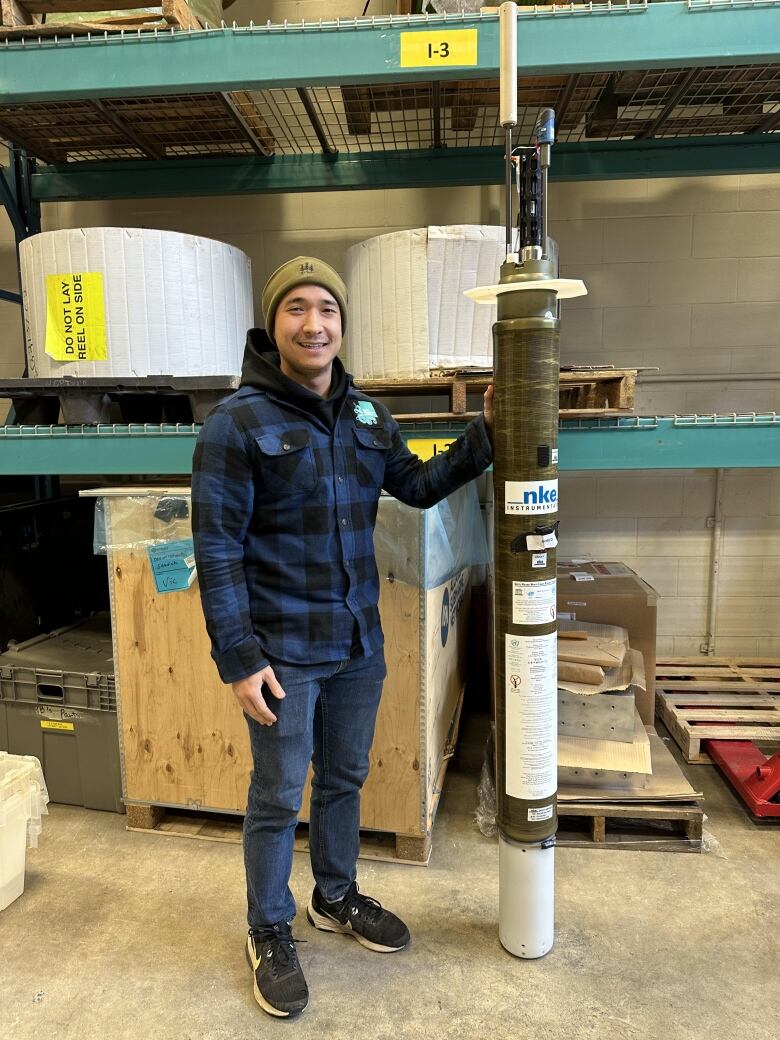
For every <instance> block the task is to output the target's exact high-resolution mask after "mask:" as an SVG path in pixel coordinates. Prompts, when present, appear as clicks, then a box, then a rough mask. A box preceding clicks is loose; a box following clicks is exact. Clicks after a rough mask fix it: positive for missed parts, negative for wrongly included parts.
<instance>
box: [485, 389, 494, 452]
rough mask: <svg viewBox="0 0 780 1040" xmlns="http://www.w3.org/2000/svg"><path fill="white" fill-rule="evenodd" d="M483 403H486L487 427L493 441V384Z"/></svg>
mask: <svg viewBox="0 0 780 1040" xmlns="http://www.w3.org/2000/svg"><path fill="white" fill-rule="evenodd" d="M483 401H484V402H485V403H484V405H483V414H484V416H485V426H487V431H488V433H489V434H490V437H491V440H492V438H493V384H492V383H491V384H490V386H489V387H488V388H487V390H486V391H485V396H484V398H483Z"/></svg>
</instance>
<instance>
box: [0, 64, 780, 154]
mask: <svg viewBox="0 0 780 1040" xmlns="http://www.w3.org/2000/svg"><path fill="white" fill-rule="evenodd" d="M547 106H549V107H552V108H554V109H555V110H556V113H557V116H558V140H559V141H564V142H587V141H609V140H630V139H638V138H639V139H641V138H645V139H646V138H675V137H695V136H705V135H707V136H709V135H733V134H740V133H767V134H769V133H773V132H775V131H778V130H780V66H778V65H745V66H732V67H714V66H713V67H702V68H692V69H653V70H647V71H641V70H640V71H628V72H615V73H608V72H592V73H587V74H585V73H580V74H577V75H571V76H567V75H561V74H556V75H547V76H536V77H523V78H521V79H520V80H519V81H518V111H519V116H520V125H519V127H518V130H517V133H516V139H517V140H518V142H522V141H524V140H529V139H530V136H531V132H532V129H533V124H534V121H535V118H536V115H537V113H538V111H539V109H540V108H542V107H547ZM0 135H2V136H3V137H4V138H6V139H7V140H9V141H13V142H14V143H16V144H18V145H19V146H21V147H24V148H26V149H27V150H28V151H29V152H30V153H31V154H32V155H34V156H36V157H38V158H39V159H41V160H43V161H44V162H49V163H57V164H60V163H79V164H81V163H90V162H94V161H105V160H133V159H150V158H152V159H169V158H171V159H173V158H183V157H193V158H195V157H198V156H209V157H218V156H225V157H229V156H246V155H249V154H252V153H256V154H260V155H266V156H273V155H286V156H294V155H317V154H322V153H323V152H334V151H338V152H341V153H349V154H358V155H359V154H363V155H365V154H376V153H387V152H398V151H410V150H411V151H415V150H421V149H431V148H433V149H438V148H441V149H445V148H490V147H499V146H500V145H501V144H502V143H503V132H502V130H501V128H500V127H499V125H498V81H497V80H493V79H476V80H464V81H445V82H415V83H401V84H398V83H396V84H389V85H388V84H374V85H371V84H360V85H358V86H342V87H333V86H328V87H309V88H300V89H296V88H274V89H268V90H246V91H235V92H232V93H203V94H190V95H169V96H163V97H128V98H112V99H105V100H94V101H93V100H84V101H68V102H51V103H46V104H41V103H36V104H26V105H0Z"/></svg>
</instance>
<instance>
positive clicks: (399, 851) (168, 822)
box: [126, 804, 431, 867]
mask: <svg viewBox="0 0 780 1040" xmlns="http://www.w3.org/2000/svg"><path fill="white" fill-rule="evenodd" d="M126 809H127V829H128V830H129V831H146V832H150V831H151V832H152V833H154V834H164V835H165V834H167V835H175V836H176V837H179V838H198V839H199V840H201V841H222V842H227V843H228V844H231V845H240V844H241V840H242V837H241V834H242V827H243V817H241V816H233V815H228V814H227V813H209V812H200V811H197V810H177V809H167V808H164V807H162V806H159V805H137V804H130V805H127V806H126ZM295 850H296V852H308V851H309V828H308V826H307V825H306V824H299V826H298V828H297V829H296V831H295ZM430 856H431V835H430V834H427V835H416V834H390V833H388V832H385V831H361V832H360V858H361V859H366V860H382V861H383V862H386V863H409V864H411V865H413V866H417V867H425V866H427V865H428V860H429V859H430Z"/></svg>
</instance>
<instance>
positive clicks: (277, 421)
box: [192, 385, 492, 683]
mask: <svg viewBox="0 0 780 1040" xmlns="http://www.w3.org/2000/svg"><path fill="white" fill-rule="evenodd" d="M491 459H492V451H491V444H490V440H489V438H488V435H487V430H486V428H485V422H484V419H483V417H482V416H479V417H478V418H476V419H474V420H473V421H472V422H471V423H470V424H469V426H468V427H467V429H466V430H465V432H464V433H463V434H462V435H461V436H460V437H459V438H458V439H457V440H456V441H455V442H454V443H453V444H452V445H451V446H450V447H449V449H448V450H447V451H445V452H443V453H441V454H438V455H436V456H435V457H434V458H432V459H430V460H428V461H426V462H422V461H421V460H420V459H418V458H417V456H416V455H414V454H412V453H411V452H410V451H409V450H408V448H407V447H406V446H405V445H404V443H403V441H402V439H401V435H400V431H399V427H398V423H397V422H396V421H395V420H394V419H393V418H392V416H391V415H390V412H389V411H388V410H387V408H385V407H384V405H382V404H381V403H380V402H379V401H375V400H372V399H371V398H369V397H367V396H366V395H365V394H362V393H360V392H359V391H358V390H356V389H355V387H354V386H352V385H350V387H349V390H348V393H347V396H346V398H345V401H344V405H343V407H342V409H341V412H340V415H339V417H338V418H337V420H336V424H335V429H334V430H333V431H330V430H328V429H327V427H326V426H325V424H324V423H321V422H320V421H319V420H318V419H315V418H314V417H313V416H312V415H311V414H309V413H308V412H307V411H306V410H305V409H301V408H299V407H297V406H296V404H295V403H294V401H292V400H288V399H284V398H283V397H282V396H277V395H276V394H274V393H272V392H271V391H270V390H266V389H259V388H256V387H252V386H245V387H242V388H241V389H240V390H239V391H238V392H237V393H235V394H234V395H233V396H232V397H230V398H229V399H228V400H227V401H225V402H223V403H222V404H221V405H220V406H219V407H217V408H216V409H215V410H214V411H213V412H212V413H211V415H210V416H209V417H208V419H207V420H206V423H205V424H204V426H203V429H202V430H201V433H200V436H199V437H198V443H197V447H196V449H195V457H194V462H193V482H192V526H193V537H194V541H195V558H196V561H197V568H198V581H199V585H200V593H201V600H202V603H203V611H204V614H205V618H206V628H207V630H208V634H209V636H210V638H211V645H212V656H213V658H214V660H215V662H216V664H217V668H218V670H219V674H220V676H221V678H222V680H223V682H226V683H230V682H236V681H237V680H239V679H243V678H246V677H247V676H249V675H253V674H254V673H255V672H258V671H260V670H261V669H262V668H264V667H265V666H266V665H267V664H268V663H269V658H270V659H278V660H281V661H285V662H289V663H291V664H319V663H322V662H331V661H340V660H345V659H347V658H349V657H350V655H351V653H353V652H355V649H356V648H357V645H358V644H359V646H360V648H361V649H362V652H363V653H364V654H366V655H368V654H371V653H373V652H374V651H376V650H378V649H379V648H380V647H381V646H382V643H383V636H382V629H381V626H380V621H379V611H378V607H377V604H378V600H379V577H378V574H377V568H376V560H375V557H374V543H373V532H374V523H375V521H376V514H377V506H378V502H379V494H380V491H381V489H382V488H384V489H385V490H386V491H388V492H389V493H390V494H391V495H394V496H395V497H396V498H398V499H400V500H401V501H402V502H405V503H407V504H408V505H410V506H416V507H418V508H426V507H428V506H432V505H435V503H436V502H439V501H440V500H441V499H443V498H445V497H446V496H447V495H449V494H450V493H451V492H452V491H455V490H456V489H457V488H459V487H460V486H461V485H463V484H465V483H467V482H468V481H469V480H472V479H474V478H475V477H477V476H478V475H479V474H480V473H482V472H483V470H485V469H486V468H487V466H488V465H489V464H490V462H491Z"/></svg>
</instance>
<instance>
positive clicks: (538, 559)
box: [531, 553, 547, 567]
mask: <svg viewBox="0 0 780 1040" xmlns="http://www.w3.org/2000/svg"><path fill="white" fill-rule="evenodd" d="M531 566H532V567H546V566H547V553H533V554H532V555H531Z"/></svg>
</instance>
